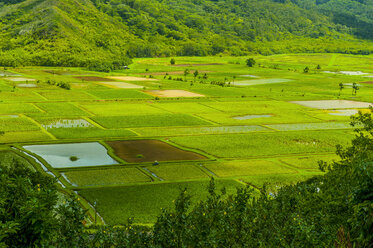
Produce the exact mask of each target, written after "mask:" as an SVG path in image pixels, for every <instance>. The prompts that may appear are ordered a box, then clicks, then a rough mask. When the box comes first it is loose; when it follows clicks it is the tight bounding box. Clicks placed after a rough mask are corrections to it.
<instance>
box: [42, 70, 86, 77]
mask: <svg viewBox="0 0 373 248" xmlns="http://www.w3.org/2000/svg"><path fill="white" fill-rule="evenodd" d="M44 72H46V73H49V74H53V75H65V76H69V75H79V74H80V75H81V74H83V73H81V72H75V71H70V70H66V71H65V70H44ZM84 74H86V73H84Z"/></svg>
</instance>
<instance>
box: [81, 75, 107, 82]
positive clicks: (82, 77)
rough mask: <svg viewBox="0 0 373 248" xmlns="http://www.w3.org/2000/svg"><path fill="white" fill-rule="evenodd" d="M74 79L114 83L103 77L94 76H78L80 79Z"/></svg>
mask: <svg viewBox="0 0 373 248" xmlns="http://www.w3.org/2000/svg"><path fill="white" fill-rule="evenodd" d="M75 78H76V79H80V80H84V81H93V82H96V81H114V80H111V79H109V78H103V77H95V76H85V77H84V76H80V77H75Z"/></svg>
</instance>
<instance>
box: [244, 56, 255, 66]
mask: <svg viewBox="0 0 373 248" xmlns="http://www.w3.org/2000/svg"><path fill="white" fill-rule="evenodd" d="M255 64H256V61H255V60H254V59H253V58H249V59H247V60H246V65H247V66H248V67H253V66H254V65H255Z"/></svg>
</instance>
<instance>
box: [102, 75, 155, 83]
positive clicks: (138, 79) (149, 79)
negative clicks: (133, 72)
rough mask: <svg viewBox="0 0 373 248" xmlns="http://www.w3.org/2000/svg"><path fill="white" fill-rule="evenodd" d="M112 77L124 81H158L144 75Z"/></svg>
mask: <svg viewBox="0 0 373 248" xmlns="http://www.w3.org/2000/svg"><path fill="white" fill-rule="evenodd" d="M109 78H111V79H116V80H123V81H134V82H135V81H158V79H155V78H142V77H130V76H112V77H109Z"/></svg>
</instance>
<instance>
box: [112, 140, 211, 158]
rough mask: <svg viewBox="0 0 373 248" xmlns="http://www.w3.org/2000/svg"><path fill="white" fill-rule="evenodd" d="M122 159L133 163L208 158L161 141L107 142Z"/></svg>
mask: <svg viewBox="0 0 373 248" xmlns="http://www.w3.org/2000/svg"><path fill="white" fill-rule="evenodd" d="M106 143H107V144H108V145H109V146H111V147H112V148H113V149H114V152H115V154H116V155H117V156H118V157H120V158H121V159H123V160H125V161H127V162H131V163H138V162H154V161H156V160H157V161H174V160H201V159H206V157H204V156H202V155H200V154H197V153H195V152H190V151H184V150H182V149H179V148H177V147H174V146H172V145H170V144H167V143H165V142H162V141H160V140H126V141H112V142H106Z"/></svg>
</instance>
